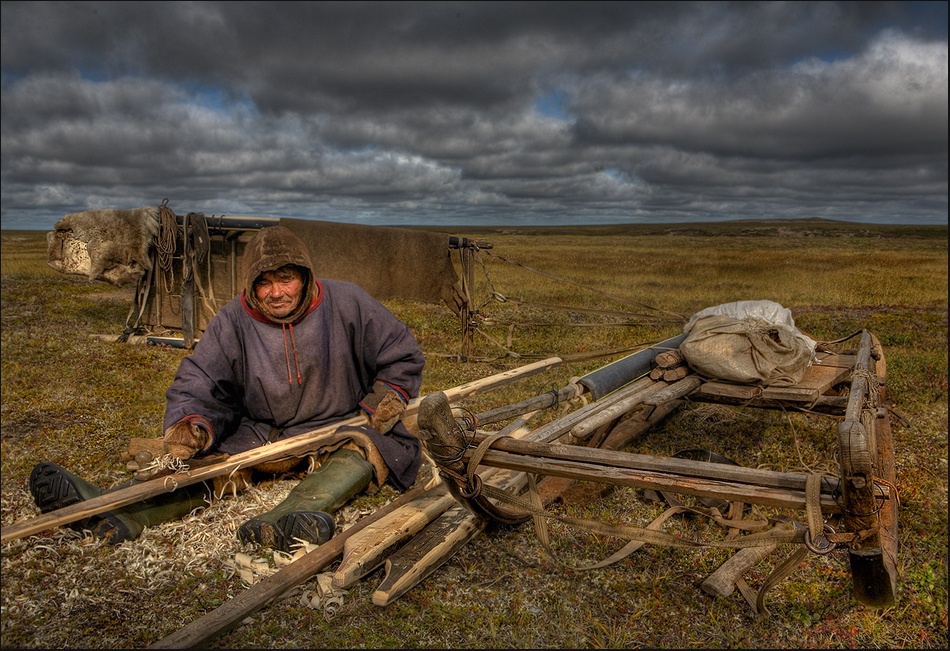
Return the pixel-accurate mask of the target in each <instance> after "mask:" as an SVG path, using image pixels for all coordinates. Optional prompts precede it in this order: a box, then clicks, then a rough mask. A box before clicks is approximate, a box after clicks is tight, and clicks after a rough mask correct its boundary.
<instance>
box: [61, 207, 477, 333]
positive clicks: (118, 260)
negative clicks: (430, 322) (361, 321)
mask: <svg viewBox="0 0 950 651" xmlns="http://www.w3.org/2000/svg"><path fill="white" fill-rule="evenodd" d="M276 225H281V226H285V227H287V228H289V229H291V230H292V231H294V232H295V233H296V234H297V235H298V236H299V237H300V238H301V239H302V240H303V241H304V242H306V243H307V245H308V246H309V247H310V253H311V258H312V260H313V263H314V273H315V274H316V275H317V276H318V277H321V278H335V279H339V280H348V281H351V282H355V283H357V284H359V285H360V286H362V287H363V288H364V289H365V290H366V291H368V292H369V293H370V294H372V295H373V296H374V297H376V298H377V299H379V300H387V299H398V298H404V299H410V300H417V301H423V302H428V303H444V304H445V305H446V306H447V307H448V308H449V309H450V310H452V311H453V312H454V313H456V314H464V312H465V311H466V310H467V309H468V307H469V306H470V303H471V301H470V300H467V299H466V298H465V296H466V295H467V294H468V282H467V280H468V279H467V278H465V277H463V278H461V279H460V277H459V274H458V272H456V269H455V265H454V264H453V261H452V250H453V249H456V250H462V251H464V249H466V247H469V246H470V245H469V244H468V240H466V239H465V238H459V237H455V236H450V235H448V234H445V233H439V232H432V231H425V230H420V229H415V228H398V227H385V226H365V225H359V224H347V223H337V222H327V221H315V220H303V219H287V218H281V219H277V218H263V217H225V216H220V217H217V216H212V217H206V216H205V215H204V214H203V213H188V214H186V215H177V214H175V213H174V212H173V211H172V210H171V209H170V208H168V207H167V205H164V204H163V205H162V206H160V207H150V206H146V207H142V208H137V209H133V210H112V209H110V210H87V211H83V212H77V213H70V214H67V215H66V216H65V217H64V218H63V219H61V220H60V221H58V222H57V223H56V224H55V230H54V231H52V232H50V233H48V234H47V245H48V261H47V263H48V264H49V266H50V267H52V268H53V269H56V270H57V271H60V272H62V273H67V274H75V275H81V276H84V277H87V278H88V279H89V280H102V281H105V282H109V283H111V284H113V285H118V286H121V285H125V284H127V283H130V282H135V283H136V292H135V300H134V304H133V306H132V309H131V310H130V314H129V318H128V319H127V322H126V328H125V332H124V334H123V336H124V337H125V338H128V337H129V336H130V335H132V334H136V335H141V334H152V335H159V336H161V335H166V334H168V335H173V336H179V335H178V334H177V333H181V335H180V336H181V338H182V339H183V342H184V345H185V346H186V347H189V348H190V347H191V346H192V345H193V343H194V341H195V340H196V339H198V338H200V336H201V333H202V332H203V331H204V329H205V328H206V327H207V325H208V322H209V321H210V320H211V317H212V316H214V314H215V313H216V312H217V311H218V310H219V309H220V308H221V307H223V306H224V305H225V304H226V303H227V302H228V301H229V300H231V299H232V298H233V297H234V296H235V295H236V294H237V293H238V292H240V291H241V289H242V287H241V280H240V279H241V266H240V265H241V259H242V255H243V252H244V247H245V246H246V245H247V242H248V241H249V240H250V239H251V237H252V236H253V235H254V233H255V232H257V231H258V230H260V229H261V228H267V227H269V226H276ZM483 246H484V245H483ZM488 246H490V245H488ZM465 266H466V265H464V263H463V268H464V267H465ZM463 276H464V274H463ZM173 333H174V334H173Z"/></svg>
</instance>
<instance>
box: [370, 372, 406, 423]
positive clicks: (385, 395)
mask: <svg viewBox="0 0 950 651" xmlns="http://www.w3.org/2000/svg"><path fill="white" fill-rule="evenodd" d="M360 407H362V408H363V411H365V412H366V415H367V416H369V424H370V426H371V427H372V428H373V429H375V430H376V431H377V432H379V433H380V434H385V433H386V432H388V431H389V430H391V429H392V428H393V425H395V424H396V423H397V422H398V421H399V418H400V417H401V416H402V412H404V411H406V399H405V398H403V397H402V394H401V393H399V392H398V391H396V390H395V389H393V388H392V387H391V386H389V385H388V384H386V383H385V382H381V381H380V380H376V381H375V382H373V391H372V392H371V393H369V394H367V395H366V397H365V398H363V399H362V400H361V401H360Z"/></svg>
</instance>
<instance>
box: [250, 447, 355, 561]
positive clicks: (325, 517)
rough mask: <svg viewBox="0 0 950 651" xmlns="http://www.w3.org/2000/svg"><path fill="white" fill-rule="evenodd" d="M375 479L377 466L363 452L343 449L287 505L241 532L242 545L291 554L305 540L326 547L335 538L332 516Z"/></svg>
mask: <svg viewBox="0 0 950 651" xmlns="http://www.w3.org/2000/svg"><path fill="white" fill-rule="evenodd" d="M372 478H373V464H371V463H370V462H369V461H367V460H366V459H364V458H363V455H361V454H360V453H359V452H354V451H353V450H346V449H340V450H337V451H335V452H333V453H331V454H330V455H329V456H328V457H327V459H326V461H324V462H323V463H322V464H321V465H320V467H319V468H317V469H316V470H315V471H314V472H313V473H311V474H310V475H308V476H307V477H305V478H303V479H302V480H300V483H298V484H297V485H296V486H294V489H293V490H292V491H290V494H289V495H288V496H287V497H286V498H285V499H284V501H283V502H281V503H280V504H278V505H277V506H275V507H274V508H273V509H271V510H270V511H268V512H267V513H264V514H263V515H259V516H257V517H256V518H253V519H251V520H248V521H247V522H245V523H244V524H242V525H241V526H240V528H239V529H238V539H240V541H241V542H242V543H245V544H246V543H251V542H253V543H257V544H258V545H262V546H264V547H273V548H274V549H279V550H281V551H284V552H290V551H291V549H290V548H291V546H292V545H295V544H298V543H299V542H300V541H301V540H304V541H306V542H309V543H312V544H314V545H322V544H323V543H325V542H326V541H328V540H329V539H330V538H332V537H333V530H334V523H333V516H332V515H330V514H331V513H333V512H334V511H336V510H337V509H339V508H340V507H341V506H343V505H344V504H345V503H346V502H347V500H349V499H350V498H351V497H353V496H354V495H356V494H357V493H360V492H362V491H363V490H364V489H365V488H366V487H367V486H368V485H369V482H370V480H371V479H372Z"/></svg>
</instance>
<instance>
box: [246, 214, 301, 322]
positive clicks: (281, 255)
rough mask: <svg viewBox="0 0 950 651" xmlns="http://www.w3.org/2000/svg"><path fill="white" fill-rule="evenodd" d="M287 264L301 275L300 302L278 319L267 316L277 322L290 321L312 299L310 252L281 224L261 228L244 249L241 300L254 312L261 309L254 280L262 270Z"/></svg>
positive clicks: (293, 320)
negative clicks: (242, 298)
mask: <svg viewBox="0 0 950 651" xmlns="http://www.w3.org/2000/svg"><path fill="white" fill-rule="evenodd" d="M287 265H293V266H295V267H297V268H298V270H299V271H300V273H301V276H302V277H303V292H302V294H301V297H300V303H298V304H297V306H296V307H295V308H294V309H293V311H292V312H291V313H290V314H288V315H287V316H286V317H283V318H280V319H276V318H271V320H272V321H275V322H277V323H294V322H295V321H297V320H298V319H299V318H300V317H301V316H303V315H304V314H306V313H307V311H308V309H309V307H310V303H311V302H312V301H313V298H314V295H315V292H316V288H315V285H314V277H313V263H312V262H311V261H310V252H309V251H308V250H307V246H306V245H305V244H304V243H303V241H302V240H301V239H300V238H299V237H297V236H296V235H295V234H294V233H293V231H291V230H290V229H288V228H286V227H284V226H268V227H266V228H262V229H261V230H259V231H258V232H257V233H256V234H255V235H254V237H253V238H251V241H250V242H248V243H247V247H246V248H245V249H244V259H243V272H244V273H243V278H244V300H245V302H246V303H247V304H248V305H249V306H250V307H252V308H253V309H255V310H257V311H258V312H261V304H260V301H258V300H257V296H256V294H255V292H254V283H255V281H257V279H258V278H259V277H260V276H261V274H263V273H264V272H267V271H277V270H278V269H280V268H281V267H284V266H287Z"/></svg>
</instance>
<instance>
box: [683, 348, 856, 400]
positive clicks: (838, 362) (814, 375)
mask: <svg viewBox="0 0 950 651" xmlns="http://www.w3.org/2000/svg"><path fill="white" fill-rule="evenodd" d="M854 362H855V356H854V355H834V354H828V353H824V354H822V353H819V354H818V356H817V361H816V362H815V363H814V364H812V365H811V366H809V367H808V369H807V370H806V371H805V375H804V377H802V379H801V381H800V382H799V383H798V384H795V385H792V386H785V387H758V386H754V385H750V384H731V383H729V382H720V381H718V380H709V381H707V382H704V383H703V384H702V386H700V387H699V389H697V394H698V395H697V397H699V398H703V399H708V400H715V399H716V398H729V399H733V400H749V401H754V400H756V399H761V400H785V401H790V402H805V403H810V402H814V401H815V400H817V399H818V397H819V396H821V395H823V394H824V393H825V392H826V391H828V390H829V389H831V387H833V386H834V385H836V384H838V383H839V382H842V381H843V380H845V379H846V378H847V377H848V376H849V375H850V374H851V371H852V369H853V368H854Z"/></svg>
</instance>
